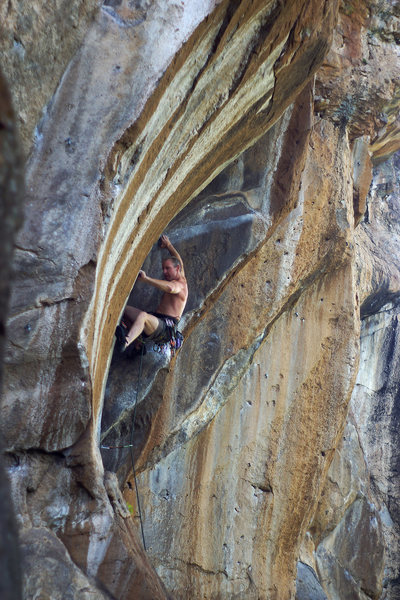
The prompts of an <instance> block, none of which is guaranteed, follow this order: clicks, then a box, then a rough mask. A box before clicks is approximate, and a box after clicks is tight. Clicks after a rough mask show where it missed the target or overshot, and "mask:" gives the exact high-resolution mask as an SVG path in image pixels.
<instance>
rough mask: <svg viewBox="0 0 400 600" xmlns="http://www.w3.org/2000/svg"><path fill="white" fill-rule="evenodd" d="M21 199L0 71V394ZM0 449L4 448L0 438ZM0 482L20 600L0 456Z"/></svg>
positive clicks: (13, 590)
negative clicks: (12, 264)
mask: <svg viewBox="0 0 400 600" xmlns="http://www.w3.org/2000/svg"><path fill="white" fill-rule="evenodd" d="M22 197H23V167H22V157H21V150H20V145H19V139H18V134H17V130H16V126H15V116H14V111H13V108H12V103H11V96H10V93H9V91H8V88H7V84H6V82H5V80H4V78H3V74H2V72H1V71H0V392H1V391H2V384H3V354H4V345H5V326H6V320H7V316H8V302H9V295H10V277H11V262H12V255H13V243H14V238H15V234H16V232H17V229H18V227H19V226H20V225H21V212H22V210H21V209H22ZM0 448H1V449H2V448H3V439H2V437H0ZM0 479H1V487H0V571H1V578H0V596H1V598H3V599H4V600H14V599H15V600H19V599H20V598H21V569H20V556H19V551H18V539H17V538H18V533H17V527H16V523H15V515H14V510H13V505H12V502H11V498H10V487H9V483H8V478H7V475H6V473H5V470H4V466H3V456H1V457H0Z"/></svg>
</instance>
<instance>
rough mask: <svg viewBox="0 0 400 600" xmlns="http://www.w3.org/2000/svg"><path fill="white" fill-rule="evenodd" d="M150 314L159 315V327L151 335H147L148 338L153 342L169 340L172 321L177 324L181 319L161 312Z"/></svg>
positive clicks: (151, 313)
mask: <svg viewBox="0 0 400 600" xmlns="http://www.w3.org/2000/svg"><path fill="white" fill-rule="evenodd" d="M149 314H150V315H153V316H154V317H157V319H158V327H157V329H156V330H155V331H154V332H153V333H151V334H150V335H145V338H146V340H151V341H153V342H169V341H170V339H171V324H170V323H171V322H172V323H173V324H174V325H177V324H178V323H179V319H177V318H175V317H170V316H168V315H163V314H161V313H155V312H150V313H149Z"/></svg>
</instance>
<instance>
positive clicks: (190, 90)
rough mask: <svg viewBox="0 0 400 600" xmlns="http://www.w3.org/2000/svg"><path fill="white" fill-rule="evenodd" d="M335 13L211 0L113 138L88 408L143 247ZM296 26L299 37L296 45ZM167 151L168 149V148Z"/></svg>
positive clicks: (300, 70) (269, 110)
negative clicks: (111, 193)
mask: <svg viewBox="0 0 400 600" xmlns="http://www.w3.org/2000/svg"><path fill="white" fill-rule="evenodd" d="M295 5H296V6H295ZM336 11H337V4H336V3H325V4H323V5H322V6H321V5H320V3H316V4H315V5H314V4H313V3H307V2H305V3H304V4H303V5H302V6H301V7H299V5H298V3H297V4H296V3H291V2H288V3H286V5H285V6H284V7H283V6H282V5H280V4H279V3H275V2H270V3H265V2H259V3H253V4H252V5H251V8H250V5H248V3H246V2H241V3H238V4H237V5H235V6H234V7H233V8H232V3H228V2H221V3H220V4H219V6H218V8H217V9H216V11H214V13H213V15H212V18H211V17H210V18H207V19H206V21H205V22H203V23H202V24H201V26H200V27H199V28H198V29H197V30H196V31H195V32H194V33H193V35H192V36H191V38H190V39H189V41H188V42H187V43H186V44H185V45H184V46H183V48H182V49H181V51H180V52H179V53H178V54H177V55H176V56H175V57H174V60H173V62H172V64H171V65H170V67H169V68H168V69H167V71H166V73H165V75H164V77H163V79H162V80H161V82H160V84H159V85H158V87H157V90H156V92H155V93H154V95H153V96H152V97H151V98H150V99H149V101H148V102H147V104H146V106H145V108H144V110H143V113H142V114H141V116H140V118H139V119H138V121H137V122H136V123H135V124H134V125H133V126H132V127H131V128H129V129H128V130H127V131H126V132H125V134H124V135H123V136H122V137H121V139H120V141H119V142H117V143H116V144H115V146H114V148H113V151H112V152H111V155H110V157H109V159H108V165H109V167H108V168H106V172H108V178H110V179H112V178H113V177H114V178H115V177H116V176H117V177H118V180H119V181H121V180H123V181H124V184H123V190H122V191H120V192H118V194H117V195H116V197H115V199H114V205H113V214H112V218H111V221H110V223H109V225H108V230H107V233H106V237H105V239H104V241H103V243H102V247H101V250H100V254H99V261H98V266H97V269H96V286H95V292H94V294H93V298H92V302H91V306H90V309H89V311H88V314H87V317H86V320H85V325H84V331H83V334H82V341H83V343H84V345H87V347H88V356H89V363H90V365H91V372H92V378H93V379H92V381H93V401H94V407H95V410H96V407H97V406H98V405H99V402H101V397H102V393H103V390H104V384H105V378H106V377H105V374H106V373H107V364H108V361H109V358H110V355H109V350H108V349H109V347H110V345H111V339H112V336H113V332H114V327H115V323H116V322H117V320H118V317H119V315H120V313H121V311H122V308H123V305H124V303H125V301H126V298H127V296H128V295H129V292H130V290H131V288H132V285H133V283H134V281H135V278H136V275H137V272H138V270H139V268H140V266H141V264H143V262H144V259H145V257H146V256H147V254H148V252H149V250H150V248H151V246H152V245H153V244H154V242H155V241H156V240H157V238H158V237H159V235H160V234H161V232H162V231H163V230H164V228H165V227H166V225H167V224H168V223H169V222H170V221H171V219H172V218H173V217H174V216H175V215H176V214H177V213H178V212H179V211H180V210H181V209H182V208H183V207H184V206H185V205H186V204H187V203H188V202H190V200H191V199H192V198H193V197H194V196H195V195H196V194H197V193H199V191H201V189H203V188H204V187H205V186H206V185H207V183H208V182H209V181H211V180H212V179H213V178H214V177H215V176H216V175H217V174H218V173H219V172H220V171H221V170H222V169H223V168H224V167H225V166H226V165H227V164H228V163H229V162H230V161H232V160H233V159H234V158H235V157H236V156H238V155H239V154H240V153H241V152H243V151H244V150H245V149H246V148H248V147H249V146H250V145H252V144H254V143H255V142H256V141H257V139H259V138H260V137H261V136H262V135H263V134H264V133H265V132H266V131H267V130H268V129H269V128H270V127H271V126H272V125H273V124H274V123H275V122H276V120H277V119H278V118H279V117H280V116H281V115H282V114H283V112H284V110H285V109H286V108H287V107H288V106H289V105H290V104H291V103H292V102H293V99H294V98H295V97H296V96H297V95H298V94H299V93H300V91H301V89H303V88H304V86H305V85H306V84H307V82H308V81H309V80H310V79H311V78H312V76H313V74H314V73H315V71H316V69H317V67H318V65H319V64H320V62H321V61H322V59H323V57H324V55H325V53H326V51H327V49H328V47H329V44H330V37H331V31H332V27H333V23H334V22H335V18H336ZM315 23H318V28H315V26H314V24H315ZM304 31H307V32H309V33H307V36H308V40H307V42H306V43H304V38H303V43H302V44H301V46H298V42H299V41H300V39H301V37H302V35H303V33H304ZM302 32H303V33H302ZM193 54H195V58H194V59H193V56H192V55H193ZM238 55H241V56H242V58H241V59H240V60H238ZM192 59H193V60H192ZM216 73H218V78H215V74H216ZM177 100H178V102H177ZM171 149H178V151H177V152H176V153H174V155H173V156H171V154H170V153H171ZM142 198H145V199H146V200H143V199H142ZM126 223H129V226H128V227H126V225H125V224H126ZM132 223H134V225H133V226H132ZM115 248H117V250H116V252H115ZM113 252H115V255H116V256H115V258H114V256H113ZM110 263H112V265H111V266H110ZM85 331H86V333H85Z"/></svg>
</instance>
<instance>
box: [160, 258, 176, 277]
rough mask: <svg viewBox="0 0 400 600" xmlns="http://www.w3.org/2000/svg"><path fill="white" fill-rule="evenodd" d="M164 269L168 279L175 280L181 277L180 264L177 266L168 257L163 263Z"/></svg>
mask: <svg viewBox="0 0 400 600" xmlns="http://www.w3.org/2000/svg"><path fill="white" fill-rule="evenodd" d="M162 270H163V275H164V279H165V280H166V281H175V280H176V279H179V271H180V269H179V265H178V266H177V267H175V266H174V263H173V262H172V260H169V259H168V258H167V259H166V260H164V261H163V263H162Z"/></svg>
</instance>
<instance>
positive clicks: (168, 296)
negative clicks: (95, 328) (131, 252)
mask: <svg viewBox="0 0 400 600" xmlns="http://www.w3.org/2000/svg"><path fill="white" fill-rule="evenodd" d="M160 242H161V244H160V245H161V248H166V249H167V250H168V252H169V253H170V255H171V258H165V259H164V260H163V261H162V269H163V275H164V279H153V277H149V276H148V275H146V273H145V272H144V271H139V275H138V281H142V282H143V283H148V284H149V285H152V286H153V287H155V288H157V289H159V290H161V291H162V292H163V295H162V297H161V301H160V303H159V305H158V307H157V310H156V312H145V311H143V310H140V309H138V308H135V307H133V306H129V305H127V306H126V307H125V310H124V314H123V316H122V319H123V321H124V323H126V324H127V325H128V327H129V330H128V333H127V334H126V335H125V334H124V333H122V331H121V326H118V327H117V331H116V336H117V340H118V342H119V343H120V344H121V346H122V347H121V350H122V351H124V350H125V349H126V348H127V347H128V346H129V345H130V344H132V342H134V341H135V340H136V339H137V338H138V337H139V336H140V334H142V333H143V334H144V335H145V338H146V339H148V340H152V341H154V342H158V341H159V340H162V341H165V340H166V336H167V337H168V327H169V326H171V325H172V326H173V327H174V326H176V325H177V324H178V322H179V320H180V318H181V316H182V313H183V310H184V308H185V304H186V300H187V297H188V286H187V281H186V277H185V271H184V268H183V262H182V259H181V257H180V256H179V254H178V252H177V251H176V250H175V248H174V247H173V245H172V244H171V242H170V240H169V238H168V237H167V236H166V235H162V236H161V238H160Z"/></svg>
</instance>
